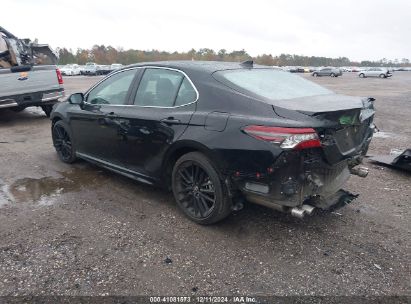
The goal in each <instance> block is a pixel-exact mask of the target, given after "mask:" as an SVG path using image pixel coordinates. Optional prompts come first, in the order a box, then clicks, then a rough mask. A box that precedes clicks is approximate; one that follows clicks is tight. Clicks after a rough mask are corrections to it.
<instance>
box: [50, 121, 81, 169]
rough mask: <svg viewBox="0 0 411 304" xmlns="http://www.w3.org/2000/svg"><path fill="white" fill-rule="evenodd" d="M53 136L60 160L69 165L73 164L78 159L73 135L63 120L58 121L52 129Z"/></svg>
mask: <svg viewBox="0 0 411 304" xmlns="http://www.w3.org/2000/svg"><path fill="white" fill-rule="evenodd" d="M51 135H52V138H53V146H54V148H55V149H56V152H57V155H58V157H59V158H60V160H61V161H62V162H65V163H67V164H71V163H73V162H74V161H75V160H76V159H77V158H76V152H75V149H74V145H73V141H72V136H71V133H70V132H69V129H68V127H67V126H66V124H65V123H64V122H63V121H61V120H59V121H57V122H56V123H55V124H53V126H52V128H51Z"/></svg>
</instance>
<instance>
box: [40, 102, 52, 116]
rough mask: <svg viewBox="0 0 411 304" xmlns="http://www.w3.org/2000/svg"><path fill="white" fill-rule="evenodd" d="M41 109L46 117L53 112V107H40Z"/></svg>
mask: <svg viewBox="0 0 411 304" xmlns="http://www.w3.org/2000/svg"><path fill="white" fill-rule="evenodd" d="M41 109H42V110H43V112H44V113H46V116H47V117H50V114H51V111H52V110H53V105H45V106H41Z"/></svg>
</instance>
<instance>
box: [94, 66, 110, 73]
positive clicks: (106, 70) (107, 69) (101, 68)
mask: <svg viewBox="0 0 411 304" xmlns="http://www.w3.org/2000/svg"><path fill="white" fill-rule="evenodd" d="M110 72H111V66H109V65H103V64H100V65H98V66H97V70H96V75H107V74H108V73H110Z"/></svg>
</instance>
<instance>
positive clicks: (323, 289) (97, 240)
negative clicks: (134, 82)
mask: <svg viewBox="0 0 411 304" xmlns="http://www.w3.org/2000/svg"><path fill="white" fill-rule="evenodd" d="M304 77H308V78H310V79H311V78H312V77H311V76H309V75H304ZM98 79H100V77H80V76H79V77H66V78H65V86H66V90H67V93H72V92H75V91H84V90H85V89H87V88H88V87H89V86H90V85H91V84H93V83H94V82H96V81H97V80H98ZM313 80H314V81H316V82H318V83H320V84H322V85H324V86H326V87H328V88H331V89H333V90H335V91H336V92H338V93H343V94H347V95H361V96H373V97H375V98H376V108H377V114H376V125H377V127H378V128H379V129H380V130H381V131H382V132H380V133H377V134H376V136H375V138H374V139H373V141H372V144H371V147H370V150H369V154H380V153H381V154H388V153H389V152H390V150H391V149H392V148H406V147H411V72H409V73H408V72H396V73H394V76H393V77H392V78H391V79H379V78H378V79H371V78H366V79H360V78H358V77H357V76H356V75H354V74H350V73H345V74H344V75H343V76H342V77H339V78H329V77H322V78H315V79H314V78H313ZM366 166H368V167H369V168H370V174H369V176H368V177H367V178H365V179H361V178H359V177H355V176H354V177H352V178H351V179H350V180H349V182H348V184H347V187H346V189H347V190H349V191H351V192H353V193H358V194H360V196H359V198H358V199H357V200H356V201H354V202H353V203H352V204H350V205H349V206H347V207H345V208H343V209H339V210H338V211H336V212H335V213H326V214H319V215H314V216H311V217H306V218H305V219H303V220H299V219H296V218H293V217H291V216H289V215H286V214H282V213H279V212H276V211H273V210H270V209H267V208H264V207H260V206H256V205H251V204H249V205H246V206H245V208H244V209H243V210H241V211H239V212H237V213H235V214H233V215H232V216H230V217H229V218H228V219H226V220H225V221H223V222H221V223H219V224H217V225H213V226H206V227H204V226H199V225H196V224H194V223H192V222H190V221H189V220H187V219H186V218H185V217H184V216H183V215H182V213H181V212H179V210H178V209H177V207H176V205H175V203H174V201H173V198H172V195H171V194H170V193H167V192H165V191H162V190H158V189H156V188H152V187H150V186H146V185H142V184H139V183H137V182H134V181H131V180H128V179H126V178H123V177H121V176H119V175H116V174H114V173H110V172H107V171H105V170H102V169H100V168H98V167H95V166H92V165H89V164H87V163H85V162H77V163H76V164H74V165H71V166H70V165H66V164H63V163H62V162H60V161H59V160H58V159H57V156H56V153H55V152H54V150H53V147H52V141H51V137H50V121H49V120H48V119H47V118H46V117H45V116H44V114H43V113H42V112H41V111H40V110H37V109H26V110H25V111H23V112H21V113H14V112H9V111H3V112H0V295H29V294H30V295H44V294H53V295H235V294H241V295H254V296H262V295H408V296H411V288H410V287H411V286H410V282H411V276H410V273H411V269H410V260H411V254H410V253H411V248H410V245H411V238H410V236H411V235H410V232H411V221H410V219H411V218H410V211H411V207H410V203H411V182H410V181H411V179H410V177H411V175H410V174H408V173H405V172H401V171H397V170H394V169H391V168H388V167H382V166H379V165H376V164H373V163H371V162H369V161H368V160H367V161H366Z"/></svg>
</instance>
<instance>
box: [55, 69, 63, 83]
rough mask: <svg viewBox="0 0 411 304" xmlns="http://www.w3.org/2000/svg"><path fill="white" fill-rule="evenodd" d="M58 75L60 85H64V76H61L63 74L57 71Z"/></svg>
mask: <svg viewBox="0 0 411 304" xmlns="http://www.w3.org/2000/svg"><path fill="white" fill-rule="evenodd" d="M56 74H57V80H58V82H59V84H63V76H61V72H60V70H59V69H56Z"/></svg>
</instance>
